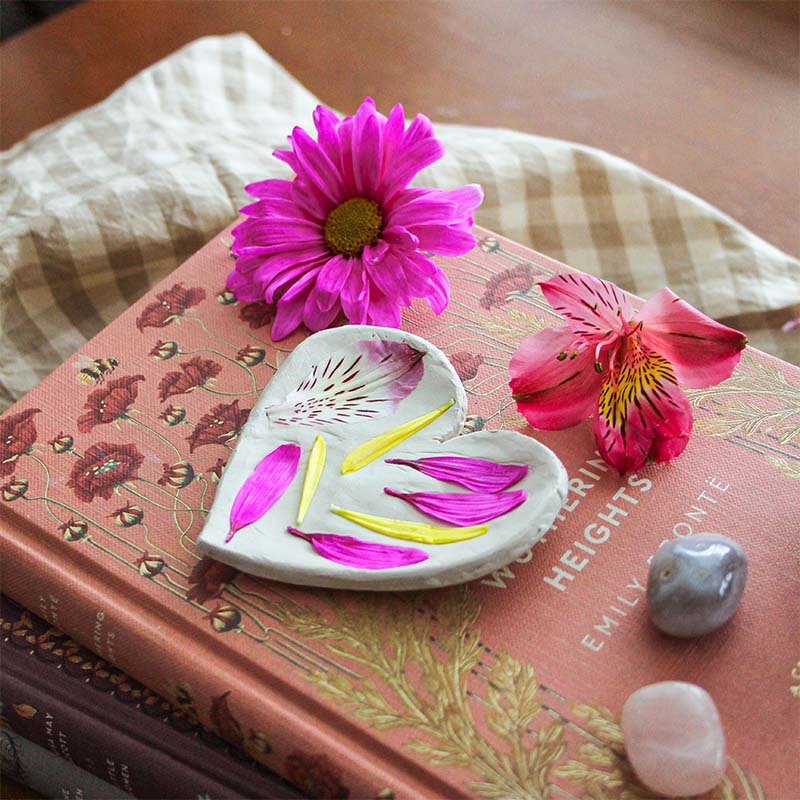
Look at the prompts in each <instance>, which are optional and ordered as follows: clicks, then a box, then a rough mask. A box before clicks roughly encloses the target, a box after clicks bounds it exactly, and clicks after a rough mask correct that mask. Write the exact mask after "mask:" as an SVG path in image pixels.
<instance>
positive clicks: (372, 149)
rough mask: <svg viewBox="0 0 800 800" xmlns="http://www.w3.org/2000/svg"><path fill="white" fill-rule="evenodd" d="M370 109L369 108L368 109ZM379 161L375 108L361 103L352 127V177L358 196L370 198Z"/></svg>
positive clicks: (375, 186) (379, 143)
mask: <svg viewBox="0 0 800 800" xmlns="http://www.w3.org/2000/svg"><path fill="white" fill-rule="evenodd" d="M370 109H371V110H370ZM380 161H381V133H380V129H379V127H378V120H377V119H376V116H375V108H374V107H370V106H368V105H367V104H366V103H363V104H362V105H361V107H360V108H359V109H358V113H357V114H356V117H355V128H354V129H353V177H354V178H355V182H356V191H357V192H358V194H359V196H360V197H368V198H372V197H373V196H375V190H376V189H377V184H378V178H379V174H378V169H376V167H378V168H379V165H380Z"/></svg>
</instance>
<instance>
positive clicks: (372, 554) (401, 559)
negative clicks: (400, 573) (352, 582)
mask: <svg viewBox="0 0 800 800" xmlns="http://www.w3.org/2000/svg"><path fill="white" fill-rule="evenodd" d="M286 530H287V531H289V533H291V534H293V535H294V536H299V537H300V538H301V539H305V540H306V541H307V542H310V543H311V544H312V545H313V547H314V549H315V550H316V551H317V552H318V553H319V554H320V555H321V556H324V557H325V558H327V559H328V560H329V561H336V562H337V563H339V564H344V565H345V566H347V567H358V568H359V569H391V568H392V567H405V566H408V565H409V564H418V563H419V562H420V561H425V560H426V559H427V558H428V554H427V553H426V552H425V551H424V550H419V549H418V548H416V547H398V546H397V545H391V544H376V543H375V542H365V541H363V540H362V539H356V538H355V537H354V536H341V535H339V534H337V533H304V532H303V531H299V530H297V528H292V527H289V528H287V529H286Z"/></svg>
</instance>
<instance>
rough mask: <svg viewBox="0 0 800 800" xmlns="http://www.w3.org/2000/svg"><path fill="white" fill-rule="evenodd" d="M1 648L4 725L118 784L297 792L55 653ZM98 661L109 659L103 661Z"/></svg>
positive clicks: (168, 791) (154, 790) (165, 793)
mask: <svg viewBox="0 0 800 800" xmlns="http://www.w3.org/2000/svg"><path fill="white" fill-rule="evenodd" d="M32 638H33V637H32ZM36 638H38V637H36ZM84 652H86V651H84ZM0 654H2V663H3V670H2V672H0V697H2V701H3V707H4V709H5V718H6V721H7V723H8V725H9V727H10V728H12V729H13V730H15V731H16V732H17V733H18V734H20V735H21V736H23V737H24V738H26V739H27V740H28V741H30V742H33V743H34V744H37V745H40V746H42V747H45V748H49V749H50V750H52V751H53V752H55V753H56V754H59V755H61V756H62V757H64V758H67V759H68V760H70V761H72V762H74V763H75V764H77V765H78V766H80V767H81V768H83V769H85V770H86V771H87V772H90V773H92V774H93V775H96V776H97V777H99V778H101V779H103V780H107V781H108V782H110V783H111V784H113V785H114V786H116V787H117V788H118V789H121V790H124V791H125V792H127V793H129V794H132V795H134V796H135V797H140V798H145V799H147V798H152V799H153V800H159V798H164V797H170V798H174V799H175V800H182V798H187V800H193V798H195V797H197V796H200V795H205V796H208V797H209V798H220V799H221V798H231V799H232V800H233V798H243V797H252V796H253V793H254V792H255V793H257V794H258V796H259V797H287V796H290V797H291V796H297V795H296V793H295V792H293V791H292V790H291V789H289V788H288V787H284V786H282V785H281V784H280V782H279V781H278V780H277V779H275V778H273V779H272V782H270V780H269V777H268V776H263V775H261V774H259V773H258V772H256V771H255V769H254V768H252V769H247V767H246V766H245V765H243V764H241V763H239V762H237V761H235V760H234V759H233V758H232V757H231V756H228V755H227V754H225V753H220V752H215V751H212V750H211V748H210V746H208V745H205V746H204V745H203V743H202V742H200V741H197V740H195V739H194V738H193V737H191V736H190V735H189V734H187V733H183V732H180V731H178V730H175V729H173V728H172V727H170V726H169V725H168V724H165V723H164V722H162V721H161V719H159V718H153V717H148V716H146V715H145V714H144V713H142V712H140V711H137V710H136V709H135V707H134V706H132V705H129V704H126V703H124V702H123V701H122V700H118V699H115V698H114V697H113V696H111V695H109V694H104V693H102V692H101V691H100V690H99V689H96V688H93V687H92V686H91V685H90V684H89V683H87V682H84V681H83V680H79V679H77V678H74V677H71V676H69V675H67V674H65V671H64V669H59V662H58V661H51V662H49V663H44V662H42V661H40V660H38V659H37V658H36V657H34V656H32V655H30V654H29V653H28V652H27V651H23V650H22V649H21V648H20V647H19V646H18V644H16V645H15V644H12V643H11V642H10V641H9V642H5V641H4V642H3V643H2V644H0ZM76 657H78V658H79V656H77V655H76ZM82 664H83V665H84V666H86V664H85V662H82ZM97 665H98V667H99V668H100V669H101V670H102V669H104V668H105V667H106V665H105V663H104V662H102V661H100V662H97ZM67 698H68V699H67ZM137 734H138V735H137ZM181 745H182V746H183V751H184V753H183V757H180V753H179V748H180V747H181ZM176 751H177V752H176ZM203 758H204V759H205V761H204V762H202V761H200V759H203ZM198 761H200V763H197V768H195V763H193V762H198ZM208 766H211V768H214V767H216V768H217V770H216V771H217V772H222V773H223V776H225V775H224V774H225V772H226V771H227V777H228V779H229V780H227V781H222V782H220V781H219V780H216V779H215V778H214V776H212V775H209V774H208V769H207V767H208Z"/></svg>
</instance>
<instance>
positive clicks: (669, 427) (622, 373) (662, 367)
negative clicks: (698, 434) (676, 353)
mask: <svg viewBox="0 0 800 800" xmlns="http://www.w3.org/2000/svg"><path fill="white" fill-rule="evenodd" d="M594 432H595V438H596V440H597V448H598V450H599V452H600V455H601V456H602V457H603V459H604V460H605V461H606V462H608V463H609V464H611V465H612V466H613V467H615V468H616V469H617V470H618V471H619V472H620V474H623V475H624V474H626V473H628V472H635V471H636V470H637V469H640V468H641V467H643V466H644V464H645V462H646V461H647V459H648V457H650V458H652V459H653V460H655V461H669V460H670V459H673V458H675V457H676V456H679V455H680V454H681V453H682V452H683V450H684V448H685V447H686V445H687V444H688V442H689V435H690V434H691V432H692V409H691V406H690V405H689V401H688V400H687V399H686V396H685V395H684V393H683V392H682V391H681V389H680V387H679V386H678V382H677V379H676V377H675V372H674V370H673V369H672V366H671V365H670V363H669V361H667V360H666V359H665V358H664V357H663V356H661V355H659V354H658V353H654V352H652V351H650V350H648V349H647V348H645V347H644V346H642V345H637V346H631V347H630V349H629V350H628V351H627V352H626V354H625V357H624V360H623V363H622V366H621V368H620V369H619V371H618V372H617V373H616V374H615V373H609V374H608V376H607V378H606V380H605V381H604V382H603V387H602V389H601V391H600V400H599V408H598V411H597V413H596V414H595V418H594Z"/></svg>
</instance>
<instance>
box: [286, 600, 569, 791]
mask: <svg viewBox="0 0 800 800" xmlns="http://www.w3.org/2000/svg"><path fill="white" fill-rule="evenodd" d="M422 598H423V596H422V595H418V596H417V598H416V599H417V602H416V603H414V602H408V600H407V599H402V600H399V599H397V598H396V597H394V596H391V595H382V596H369V597H362V596H360V595H355V596H353V597H351V602H350V603H348V604H344V603H343V602H342V600H341V599H339V601H338V602H336V603H331V604H330V606H329V608H330V615H326V614H323V613H321V612H318V611H314V610H311V609H309V608H306V607H303V606H300V605H299V604H296V603H294V602H292V601H286V602H284V603H283V604H281V605H280V606H279V607H278V609H277V610H278V613H279V615H280V617H281V620H282V622H283V624H284V625H286V626H287V627H288V628H289V629H290V630H292V631H293V632H294V633H296V634H299V635H302V636H304V637H306V638H311V639H319V640H322V641H323V642H324V643H325V647H326V648H327V650H328V651H329V652H330V653H331V654H334V655H336V656H338V657H339V658H340V659H345V660H347V661H350V662H351V663H353V664H356V665H360V666H361V667H363V668H365V671H366V672H368V673H369V676H367V677H363V678H357V677H353V676H352V675H351V674H350V673H349V672H345V673H341V672H333V671H331V672H326V671H322V670H316V671H312V672H311V674H310V675H309V680H311V682H312V683H313V684H314V685H315V686H316V687H317V688H318V689H319V691H320V692H322V693H323V694H325V695H327V696H328V697H330V698H331V699H334V700H335V701H336V702H337V704H339V705H343V706H345V707H347V708H349V709H350V710H351V712H352V713H353V715H354V716H355V717H357V718H358V719H361V720H364V721H366V722H368V723H369V724H370V725H371V726H372V727H374V728H376V729H378V730H386V729H389V728H406V729H409V730H410V731H413V732H414V733H415V734H416V736H415V737H414V738H411V739H410V740H409V741H407V742H406V743H405V747H407V748H408V749H409V750H411V751H412V752H415V753H419V754H420V755H422V756H424V757H425V759H427V760H428V761H429V762H430V763H432V764H436V765H447V766H456V767H463V768H466V769H471V770H473V771H475V772H477V773H478V774H479V775H480V777H481V780H480V781H477V782H475V783H472V784H470V789H471V790H472V791H473V792H475V793H476V794H477V795H478V796H480V797H485V798H520V800H521V799H522V798H526V799H529V798H545V797H549V795H550V789H549V786H550V782H549V775H550V771H551V769H552V766H553V765H554V764H555V762H556V761H557V760H558V759H559V758H560V757H561V755H562V754H563V752H564V748H565V745H564V743H563V725H562V723H561V722H560V720H557V721H551V722H550V723H549V725H546V726H544V727H541V728H540V729H539V731H538V732H536V733H535V734H534V735H532V734H531V731H530V726H531V725H532V724H533V723H534V721H535V719H536V718H537V717H538V715H539V714H540V712H541V710H542V704H541V697H540V689H539V682H538V680H537V678H536V675H535V673H534V670H533V667H532V666H531V665H530V664H523V663H520V662H519V661H518V660H516V659H514V658H513V657H512V656H510V655H508V654H507V653H499V654H498V655H497V658H496V660H495V661H494V664H493V665H492V667H491V669H490V671H489V675H488V687H487V690H486V700H485V702H486V707H487V711H486V719H487V725H488V726H489V727H490V730H491V731H492V733H494V734H495V735H496V736H497V737H498V738H499V740H500V741H502V743H503V746H502V747H498V746H497V744H496V743H495V742H494V741H490V739H489V738H488V737H487V734H486V733H485V732H484V731H483V730H481V727H480V726H479V724H478V720H477V719H476V716H475V712H474V710H473V704H472V701H471V700H470V690H469V689H468V682H469V681H471V680H473V672H474V671H475V670H476V668H477V667H478V662H479V660H480V659H481V657H482V656H484V655H485V650H484V649H483V647H482V646H481V644H480V639H479V634H478V632H477V631H476V630H474V625H475V623H476V621H477V618H478V615H479V613H480V607H479V605H478V603H477V602H476V600H475V599H474V597H473V596H472V595H471V594H470V593H469V591H468V590H467V589H466V588H464V587H459V588H458V589H455V590H452V591H450V592H448V593H447V594H446V595H445V596H444V597H443V599H442V600H441V601H440V602H439V604H438V606H437V608H436V613H435V617H433V616H432V615H430V614H426V613H421V612H420V610H419V607H420V605H421V601H422ZM415 672H418V673H419V674H420V677H421V686H420V685H419V684H418V683H416V682H415V681H414V680H413V679H412V677H411V676H412V674H413V673H415ZM376 681H380V684H381V685H382V686H386V687H388V688H389V690H390V692H389V693H388V695H387V693H386V692H385V690H381V689H380V688H379V687H378V684H377V682H376ZM489 720H491V722H489Z"/></svg>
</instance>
